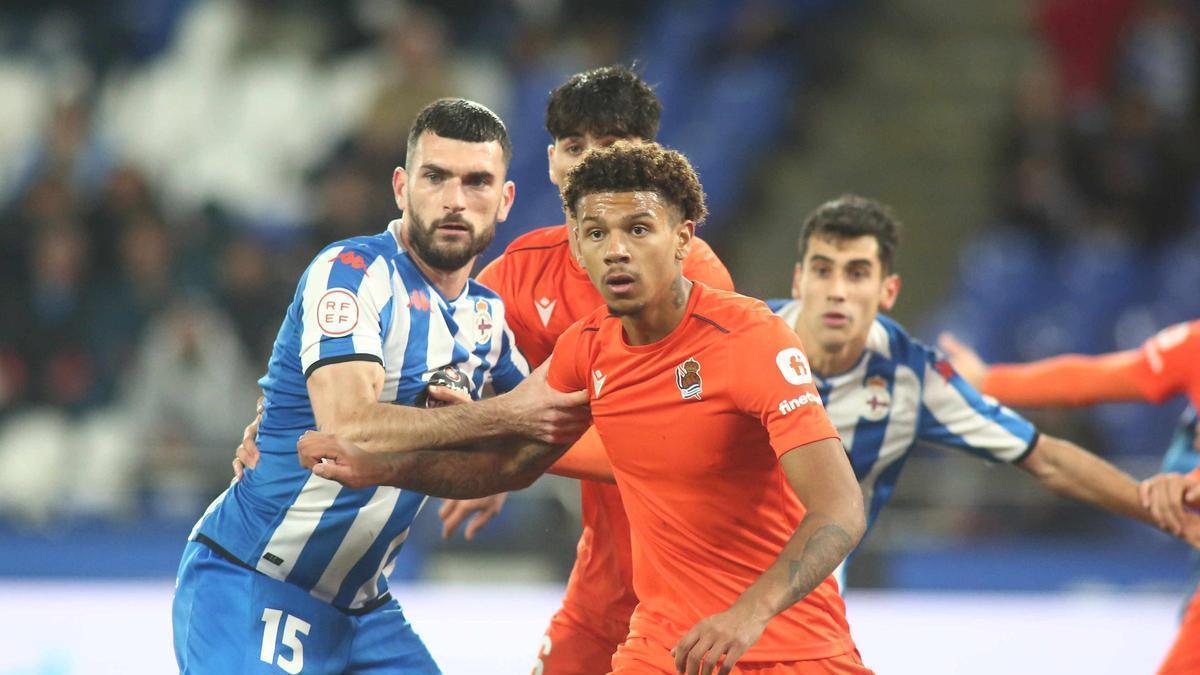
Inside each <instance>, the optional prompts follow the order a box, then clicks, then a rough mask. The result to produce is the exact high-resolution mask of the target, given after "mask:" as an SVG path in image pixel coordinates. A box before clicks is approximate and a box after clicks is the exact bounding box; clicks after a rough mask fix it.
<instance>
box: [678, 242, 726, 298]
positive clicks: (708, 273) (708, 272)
mask: <svg viewBox="0 0 1200 675" xmlns="http://www.w3.org/2000/svg"><path fill="white" fill-rule="evenodd" d="M683 276H685V277H687V278H688V279H692V280H695V281H699V282H700V283H702V284H704V285H705V286H708V287H709V288H718V289H720V290H723V291H732V290H733V277H731V276H729V270H727V269H725V263H723V262H721V259H720V258H718V257H717V254H716V253H713V250H712V247H711V246H709V245H708V242H706V241H704V240H703V239H701V238H699V237H696V238H695V239H693V240H692V250H691V252H690V253H689V254H688V257H687V258H685V259H684V261H683Z"/></svg>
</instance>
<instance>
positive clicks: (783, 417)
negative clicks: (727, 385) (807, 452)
mask: <svg viewBox="0 0 1200 675" xmlns="http://www.w3.org/2000/svg"><path fill="white" fill-rule="evenodd" d="M764 319H765V320H764V321H763V322H762V323H761V324H760V325H758V326H756V327H754V328H753V329H751V330H749V331H747V332H746V333H744V334H741V335H736V339H734V340H732V341H731V342H733V343H734V344H732V345H731V348H732V349H734V353H735V354H737V358H736V360H735V363H736V364H737V365H736V367H737V373H736V374H735V376H734V380H733V382H734V389H733V399H734V403H735V404H736V405H737V406H738V408H739V409H741V410H742V411H743V412H745V413H746V414H748V415H751V416H754V417H757V418H758V419H759V420H760V421H761V422H762V425H763V427H765V428H766V430H767V434H768V435H769V436H770V437H771V447H772V448H773V449H774V450H775V454H776V455H777V456H779V457H782V456H783V455H784V454H786V453H787V452H789V451H791V450H794V449H795V448H798V447H800V446H802V445H808V444H809V443H815V442H816V441H820V440H823V439H826V438H838V433H837V429H835V428H834V427H833V424H832V423H831V422H830V421H829V416H828V415H827V414H826V413H825V406H824V404H822V403H821V395H820V394H819V393H817V388H816V386H815V385H814V384H813V378H812V371H811V370H810V369H809V367H808V359H807V358H806V357H805V356H804V350H803V349H802V348H801V346H800V338H798V337H797V336H796V333H795V332H794V331H793V330H792V329H791V328H790V327H788V325H787V323H786V322H784V321H783V320H782V319H780V318H779V317H777V316H774V315H771V316H764Z"/></svg>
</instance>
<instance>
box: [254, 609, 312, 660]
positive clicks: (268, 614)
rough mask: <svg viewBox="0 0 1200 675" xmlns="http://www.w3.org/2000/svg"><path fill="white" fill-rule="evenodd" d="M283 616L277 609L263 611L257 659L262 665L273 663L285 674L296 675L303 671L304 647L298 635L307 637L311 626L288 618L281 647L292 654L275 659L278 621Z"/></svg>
mask: <svg viewBox="0 0 1200 675" xmlns="http://www.w3.org/2000/svg"><path fill="white" fill-rule="evenodd" d="M283 616H284V614H283V612H282V611H280V610H278V609H271V608H269V607H268V608H266V609H264V610H263V614H262V622H263V638H262V648H261V649H260V650H259V652H258V658H259V660H260V661H262V662H263V663H275V664H276V665H278V666H279V667H280V668H281V669H282V670H283V672H285V673H289V674H290V675H296V674H297V673H299V672H300V671H302V670H304V645H303V644H301V643H300V635H308V630H309V629H310V628H312V626H311V625H310V624H309V623H308V622H307V621H305V620H303V619H301V618H300V617H298V616H294V615H290V616H288V617H287V620H286V621H284V622H283V646H284V647H287V648H288V649H289V650H290V651H291V652H292V653H291V655H290V656H289V657H288V658H284V657H283V655H282V654H280V655H279V656H278V658H276V656H275V652H276V643H277V642H278V641H279V620H280V619H281V618H283Z"/></svg>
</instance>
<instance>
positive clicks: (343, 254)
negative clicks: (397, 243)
mask: <svg viewBox="0 0 1200 675" xmlns="http://www.w3.org/2000/svg"><path fill="white" fill-rule="evenodd" d="M390 277H391V274H390V270H389V268H388V263H387V259H386V258H385V257H384V256H380V255H378V254H377V253H375V252H373V251H370V250H369V249H367V248H365V247H358V246H333V247H331V248H329V249H326V250H325V251H322V252H321V253H320V254H319V255H318V256H317V258H316V259H315V260H314V261H313V262H312V263H311V264H310V265H309V268H308V271H307V272H305V274H304V278H303V279H302V281H301V288H300V296H301V297H300V310H301V320H302V321H301V323H302V326H303V328H302V333H301V336H300V364H301V367H302V368H303V370H304V376H305V377H308V376H309V375H311V374H312V372H313V371H314V370H316V369H317V368H319V367H321V366H323V365H328V364H330V363H340V362H344V361H375V362H377V363H379V364H382V363H383V324H384V323H385V322H384V321H383V320H382V319H381V317H385V316H389V315H390V314H391V309H392V308H391V305H392V285H391V279H390Z"/></svg>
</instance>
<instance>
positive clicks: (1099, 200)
mask: <svg viewBox="0 0 1200 675" xmlns="http://www.w3.org/2000/svg"><path fill="white" fill-rule="evenodd" d="M839 4H844V3H837V2H835V1H834V0H804V1H801V2H787V1H784V0H777V1H770V0H745V1H737V0H722V1H721V2H714V3H702V6H703V7H702V8H697V7H696V6H689V3H684V2H666V1H661V2H633V1H630V0H622V1H619V2H608V3H590V2H584V1H582V0H562V1H560V2H543V3H539V2H507V1H504V0H489V1H487V2H439V3H434V2H408V3H404V4H397V3H392V2H387V1H384V0H357V1H355V2H345V3H324V2H317V1H315V0H240V1H239V0H123V1H122V2H117V3H92V2H86V1H84V0H57V1H52V2H32V1H27V2H17V3H8V5H7V7H6V9H4V10H0V11H2V12H3V14H2V16H3V18H4V20H3V21H0V87H2V88H3V90H4V91H5V92H6V93H5V95H4V98H5V101H6V103H5V105H4V106H0V288H2V290H0V316H3V317H5V320H4V321H0V466H4V467H5V469H4V470H3V471H0V519H3V518H7V519H9V520H10V521H16V522H20V523H22V524H35V525H36V524H42V523H47V522H54V521H55V520H56V519H58V518H61V517H64V516H78V515H84V516H102V517H116V518H127V517H131V516H138V515H141V514H145V513H151V514H154V515H166V516H173V517H177V518H180V519H183V520H190V519H194V517H195V516H196V515H197V514H198V513H199V512H200V511H201V510H202V508H203V505H204V504H205V503H206V502H207V501H208V500H209V499H210V498H211V496H212V495H213V494H215V493H216V492H217V491H219V489H220V488H221V487H222V486H223V485H224V484H225V483H226V482H227V481H228V478H229V459H230V455H231V451H232V446H233V445H234V444H235V443H236V440H235V439H237V438H239V437H240V435H241V429H242V426H243V425H244V424H245V423H246V421H247V417H248V415H249V414H250V411H251V410H253V406H254V400H255V398H256V395H257V393H256V385H255V379H256V378H257V376H258V375H260V374H261V373H262V372H263V370H264V367H265V361H266V357H267V355H268V353H269V350H270V346H271V343H272V340H273V339H274V331H275V330H276V329H277V326H278V324H279V320H280V317H281V315H282V312H283V310H284V307H285V306H286V304H287V302H288V300H289V296H290V294H291V293H292V292H293V290H294V287H295V281H296V279H297V277H298V275H299V273H300V272H301V271H302V270H303V268H304V266H305V265H306V264H307V262H308V260H309V259H310V258H311V256H312V255H313V254H314V253H315V252H316V250H317V249H318V248H319V247H320V246H321V245H323V244H325V243H328V242H330V241H333V240H335V239H338V238H341V237H344V236H349V235H353V234H361V233H364V232H372V231H376V230H378V229H380V228H382V227H383V226H384V225H385V223H386V222H387V221H388V220H390V219H391V218H393V217H395V214H396V208H395V203H394V201H393V199H392V195H391V194H390V192H389V190H388V183H387V181H388V178H389V176H390V174H391V171H392V167H393V166H395V165H396V164H397V163H399V161H400V158H402V157H403V151H404V142H405V135H406V132H407V128H408V126H409V123H410V121H411V119H412V117H413V116H414V115H415V113H416V111H417V110H418V109H419V108H420V107H421V106H422V105H424V104H425V103H427V102H428V101H430V100H432V99H434V98H436V97H439V96H445V95H459V96H465V97H468V98H472V99H475V100H478V101H481V102H483V103H485V104H487V105H489V106H491V107H493V108H494V109H495V110H496V111H497V112H499V113H500V115H501V116H502V117H503V118H504V119H505V120H506V121H507V122H508V124H509V127H510V132H511V134H512V137H513V142H514V146H515V147H516V148H517V151H516V156H515V157H514V162H513V166H512V169H511V171H512V177H513V178H514V179H515V180H516V182H517V186H518V190H517V194H518V198H517V203H516V207H515V208H514V211H513V213H512V215H511V217H510V220H509V223H508V224H507V225H503V226H501V228H500V231H499V232H498V236H497V241H496V243H495V244H494V246H493V248H492V249H491V251H489V254H488V255H489V256H490V255H494V254H495V252H496V251H498V250H501V249H502V248H503V245H504V244H505V243H507V241H510V240H511V239H512V238H513V237H514V236H516V235H517V234H520V233H521V232H522V231H524V230H526V229H530V228H533V227H538V226H543V225H550V224H554V223H556V222H559V221H558V220H557V218H559V217H561V215H560V209H559V207H558V202H557V195H556V194H555V192H554V191H553V189H552V187H551V186H550V185H549V182H548V181H547V179H546V174H545V171H546V168H545V159H544V147H545V144H546V142H547V139H546V137H545V132H544V130H543V129H542V121H543V112H544V105H545V96H546V93H547V92H548V91H549V90H550V89H551V88H552V87H554V86H555V85H556V84H558V83H559V82H561V81H562V80H563V79H564V78H565V77H566V76H567V75H569V74H570V73H573V72H576V71H578V70H581V69H583V68H587V67H592V66H596V65H603V64H607V63H612V62H617V61H623V62H629V61H631V60H634V59H635V58H636V59H638V60H639V61H640V63H641V66H640V67H641V70H642V72H643V74H644V76H645V78H646V79H647V80H648V81H650V82H652V83H654V84H655V86H656V91H657V93H658V94H659V96H660V98H662V100H663V103H664V110H665V115H664V124H663V132H662V135H661V137H660V140H662V141H663V142H664V143H666V144H668V145H672V146H675V147H678V148H680V149H682V150H683V151H685V152H686V153H687V154H689V156H691V157H692V158H693V161H694V162H695V164H696V165H697V167H698V168H699V169H700V173H701V176H702V178H703V179H704V184H705V187H706V189H707V191H708V192H709V197H710V205H711V208H712V211H713V216H712V218H711V220H710V223H709V224H708V225H707V226H706V230H705V231H704V233H705V236H706V237H707V238H709V239H710V240H711V241H712V242H713V243H714V248H715V249H716V250H717V251H718V252H720V251H721V240H722V238H723V237H727V236H734V235H735V232H734V230H733V228H731V227H727V224H728V223H729V222H730V220H732V218H733V216H732V214H733V212H734V211H735V210H737V209H738V207H739V206H740V205H741V203H742V201H741V200H743V199H744V197H743V195H744V191H743V188H744V187H745V185H746V175H748V174H750V173H751V172H752V171H753V170H754V169H755V168H756V167H757V165H758V161H757V159H758V158H757V157H756V155H757V154H759V153H761V152H763V151H764V149H768V148H769V146H770V145H771V143H772V138H773V137H774V136H778V135H779V134H780V133H784V134H786V133H796V132H797V130H796V129H793V128H792V126H793V125H794V124H796V120H798V119H802V117H803V116H802V115H798V114H797V113H796V108H797V107H798V106H800V105H801V104H800V103H799V102H798V99H799V98H800V97H798V96H797V94H798V93H799V91H800V90H801V89H802V88H803V83H805V82H806V81H807V80H811V79H813V78H814V76H815V77H817V78H819V77H820V74H821V71H822V68H823V67H824V66H825V65H826V64H824V63H823V59H828V58H829V52H831V51H836V49H838V48H841V49H849V48H851V46H850V45H836V46H835V45H830V44H828V41H827V40H823V39H822V35H823V30H822V28H823V22H825V21H829V20H831V19H830V15H831V14H834V12H833V11H832V9H831V8H832V7H833V6H835V5H839ZM851 4H864V5H868V6H869V5H870V3H869V2H863V3H851ZM1035 4H1036V7H1037V10H1036V11H1035V12H1034V13H1033V17H1034V18H1033V22H1034V23H1033V26H1032V29H1033V30H1034V31H1035V32H1036V33H1037V34H1038V35H1039V36H1040V38H1041V39H1042V40H1043V42H1044V45H1045V53H1046V58H1045V59H1044V60H1042V61H1040V62H1039V64H1038V65H1037V66H1035V67H1032V68H1031V69H1030V70H1029V71H1028V72H1026V73H1025V74H1024V75H1023V76H1022V77H1021V78H1020V80H1019V82H1018V84H1017V86H1016V88H1015V90H1014V92H1013V95H1012V100H1011V112H1010V114H1009V115H1008V116H1007V119H1005V120H1004V121H1003V124H1002V126H1001V127H999V128H997V130H996V140H997V149H996V155H995V159H996V169H997V171H996V175H997V179H996V196H997V198H996V206H995V214H996V219H995V223H991V224H988V226H987V227H982V228H981V234H980V235H979V236H977V237H976V238H975V240H974V243H973V244H972V245H971V246H969V247H967V248H966V249H964V250H963V251H962V252H961V254H960V255H961V256H962V260H963V264H961V265H960V267H961V270H960V274H959V277H958V279H957V280H955V281H954V282H952V285H953V286H954V289H955V290H954V292H953V294H952V297H951V301H950V302H948V303H947V304H946V305H945V306H944V307H943V308H942V309H941V310H940V311H939V313H938V316H936V317H932V318H931V320H930V326H931V327H948V328H952V329H954V330H955V331H957V332H959V333H961V334H963V335H964V336H965V337H966V339H967V340H968V341H970V342H972V343H974V344H975V345H977V346H978V347H979V348H980V351H981V352H982V353H983V355H984V356H985V357H988V358H992V359H1009V360H1023V359H1029V358H1034V357H1039V356H1045V355H1049V354H1053V353H1059V352H1064V351H1084V352H1097V351H1101V350H1107V349H1113V348H1116V347H1129V346H1132V345H1134V344H1136V343H1137V342H1138V341H1139V340H1140V339H1142V338H1144V337H1146V336H1147V335H1149V334H1150V333H1151V332H1153V330H1154V329H1155V328H1157V327H1160V326H1162V325H1165V324H1166V323H1169V322H1171V321H1177V320H1182V319H1186V318H1191V317H1195V316H1198V315H1200V292H1198V291H1197V289H1200V255H1197V251H1200V190H1198V186H1197V171H1196V169H1197V159H1198V158H1197V156H1196V153H1197V148H1200V145H1198V144H1197V143H1196V142H1195V141H1196V131H1197V123H1198V121H1200V113H1198V108H1197V86H1198V83H1200V80H1198V78H1200V71H1198V70H1197V69H1198V65H1197V64H1198V63H1200V61H1198V59H1197V56H1198V53H1197V48H1198V42H1197V41H1198V37H1200V32H1198V29H1197V22H1196V18H1197V17H1196V15H1195V11H1196V8H1195V4H1194V3H1190V2H1170V1H1167V0H1144V1H1138V0H1047V1H1045V2H1039V3H1035ZM710 5H711V6H710ZM1085 15H1086V16H1087V17H1088V19H1089V20H1087V21H1081V20H1079V19H1080V17H1081V16H1085ZM734 129H736V130H737V134H736V135H735V134H733V133H732V130H734ZM847 189H854V186H847ZM830 196H833V195H830ZM811 206H813V205H800V207H799V211H805V210H807V209H808V208H810V207H811ZM901 218H904V214H901ZM797 225H798V223H781V224H780V225H779V226H780V227H789V228H795V227H796V226H797ZM731 271H732V272H733V275H734V279H735V281H736V280H737V275H738V270H737V269H736V268H734V269H732V270H731ZM786 276H787V271H786V270H782V271H781V288H780V291H781V292H782V291H783V290H784V289H785V288H786V285H784V284H786ZM926 337H928V335H926ZM1131 411H1132V412H1131ZM1175 414H1177V409H1175V410H1174V411H1172V410H1171V409H1167V410H1166V411H1151V410H1147V409H1143V408H1140V407H1132V406H1124V407H1102V408H1101V410H1100V412H1099V413H1098V417H1097V421H1098V422H1099V425H1100V427H1101V428H1102V429H1104V431H1105V433H1104V435H1103V436H1104V437H1103V438H1098V439H1095V440H1098V441H1099V442H1098V443H1095V444H1092V445H1090V446H1089V447H1107V448H1109V449H1110V450H1111V449H1113V448H1126V449H1128V448H1129V447H1134V449H1135V451H1137V452H1141V453H1146V454H1149V453H1153V452H1157V451H1159V450H1161V448H1162V447H1163V443H1165V438H1166V437H1167V435H1168V434H1169V432H1170V428H1171V424H1172V422H1173V416H1174V415H1175ZM1135 415H1136V416H1145V417H1137V418H1136V419H1138V420H1150V421H1149V422H1145V421H1143V422H1141V423H1139V424H1137V425H1134V424H1132V423H1131V422H1132V421H1133V419H1134V417H1132V416H1135ZM1156 424H1157V425H1158V427H1159V428H1161V433H1160V434H1158V435H1157V436H1155V435H1153V434H1151V435H1150V436H1149V440H1147V436H1146V435H1145V434H1142V435H1141V436H1138V437H1137V438H1134V434H1133V431H1134V428H1135V427H1136V428H1138V429H1141V430H1142V431H1144V430H1145V429H1147V428H1152V427H1153V426H1154V425H1156ZM1155 439H1159V440H1161V441H1162V442H1163V443H1160V444H1159V445H1157V446H1154V443H1155V442H1157V441H1155Z"/></svg>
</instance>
